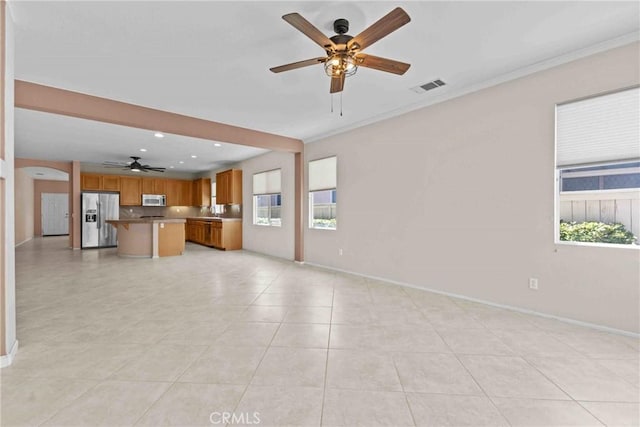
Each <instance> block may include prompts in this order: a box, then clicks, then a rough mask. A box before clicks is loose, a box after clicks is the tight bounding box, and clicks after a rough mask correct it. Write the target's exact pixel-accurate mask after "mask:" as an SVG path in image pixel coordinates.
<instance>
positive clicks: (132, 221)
mask: <svg viewBox="0 0 640 427" xmlns="http://www.w3.org/2000/svg"><path fill="white" fill-rule="evenodd" d="M106 222H107V223H109V224H113V225H118V224H153V223H156V222H164V223H169V224H171V223H176V224H184V223H185V222H186V220H185V219H184V218H126V219H108V220H107V221H106Z"/></svg>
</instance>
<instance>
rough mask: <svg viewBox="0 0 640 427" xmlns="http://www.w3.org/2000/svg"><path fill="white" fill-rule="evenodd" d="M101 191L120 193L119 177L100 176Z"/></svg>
mask: <svg viewBox="0 0 640 427" xmlns="http://www.w3.org/2000/svg"><path fill="white" fill-rule="evenodd" d="M102 189H103V190H105V191H120V176H118V175H102Z"/></svg>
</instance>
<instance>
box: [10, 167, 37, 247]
mask: <svg viewBox="0 0 640 427" xmlns="http://www.w3.org/2000/svg"><path fill="white" fill-rule="evenodd" d="M14 187H15V201H14V203H15V204H14V212H15V241H16V245H19V244H21V243H24V242H26V241H28V240H31V239H33V233H34V225H33V216H34V212H35V206H34V187H35V186H34V180H33V178H31V177H30V176H29V174H27V172H25V171H24V170H23V169H15V186H14Z"/></svg>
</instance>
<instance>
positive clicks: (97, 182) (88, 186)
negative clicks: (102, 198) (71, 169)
mask: <svg viewBox="0 0 640 427" xmlns="http://www.w3.org/2000/svg"><path fill="white" fill-rule="evenodd" d="M80 181H81V185H80V187H81V188H82V189H83V190H102V175H94V174H88V173H83V174H82V175H81V176H80Z"/></svg>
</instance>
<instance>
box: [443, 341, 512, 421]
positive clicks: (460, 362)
mask: <svg viewBox="0 0 640 427" xmlns="http://www.w3.org/2000/svg"><path fill="white" fill-rule="evenodd" d="M434 330H435V332H436V334H438V336H439V337H440V339H441V340H442V341H443V342H444V343H445V345H446V346H447V347H448V348H449V350H451V354H453V356H454V357H455V358H456V360H457V361H458V363H459V364H460V366H462V368H463V369H464V370H465V371H466V372H467V374H468V375H469V377H471V379H472V380H473V382H474V383H475V384H476V385H477V386H478V388H479V389H480V391H482V393H484V395H485V397H486V398H487V399H489V402H491V405H492V406H493V408H494V409H495V410H496V411H497V412H498V414H500V416H501V417H502V419H503V420H504V421H505V422H506V423H507V424H508V425H510V426H512V425H513V424H511V421H509V419H508V418H507V417H506V416H505V415H504V414H503V413H502V411H501V410H500V408H498V406H497V405H496V403H495V402H494V401H493V399H492V398H491V396H489V393H487V391H486V390H485V389H484V387H482V385H481V384H480V383H479V382H478V380H477V379H476V377H474V376H473V374H472V373H471V371H469V369H468V368H467V366H466V365H465V364H464V363H463V362H462V360H460V357H459V356H458V354H457V353H456V352H455V351H453V349H452V348H451V346H450V345H449V343H447V341H445V339H444V338H442V335H440V333H439V332H438V331H437V330H436V329H434Z"/></svg>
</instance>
